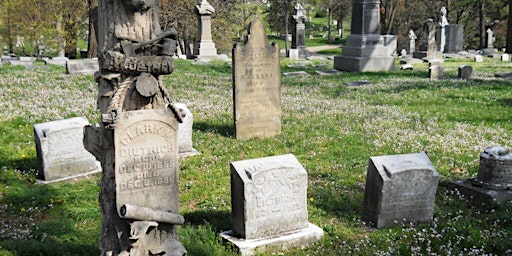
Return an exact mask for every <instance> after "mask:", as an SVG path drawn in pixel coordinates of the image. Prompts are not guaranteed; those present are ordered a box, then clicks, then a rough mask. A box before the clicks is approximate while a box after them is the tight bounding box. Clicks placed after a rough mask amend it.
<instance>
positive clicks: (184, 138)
mask: <svg viewBox="0 0 512 256" xmlns="http://www.w3.org/2000/svg"><path fill="white" fill-rule="evenodd" d="M174 107H175V108H176V109H178V111H179V112H180V114H182V115H185V116H184V117H182V122H181V123H180V125H179V127H178V152H179V154H178V155H179V156H180V157H182V156H191V155H197V154H200V153H199V151H197V150H196V149H194V148H193V147H192V126H193V125H194V116H193V115H192V112H191V111H190V110H189V109H188V107H187V105H185V104H184V103H175V104H174Z"/></svg>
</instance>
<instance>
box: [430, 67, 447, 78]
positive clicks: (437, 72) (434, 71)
mask: <svg viewBox="0 0 512 256" xmlns="http://www.w3.org/2000/svg"><path fill="white" fill-rule="evenodd" d="M428 76H429V79H430V80H431V81H433V80H439V79H443V76H444V69H443V67H442V66H441V65H433V66H430V67H429V68H428Z"/></svg>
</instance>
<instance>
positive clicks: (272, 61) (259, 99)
mask: <svg viewBox="0 0 512 256" xmlns="http://www.w3.org/2000/svg"><path fill="white" fill-rule="evenodd" d="M233 98H234V99H233V100H234V107H233V110H234V122H235V131H236V138H237V139H249V138H253V137H258V138H265V137H271V136H276V135H279V134H281V64H280V61H279V46H278V45H277V44H275V43H273V44H272V45H269V44H268V40H267V37H266V35H265V28H264V27H263V22H262V21H261V19H259V18H256V19H255V20H253V21H252V22H251V25H250V28H249V35H248V38H247V41H246V42H245V44H243V45H240V44H236V45H235V47H234V48H233Z"/></svg>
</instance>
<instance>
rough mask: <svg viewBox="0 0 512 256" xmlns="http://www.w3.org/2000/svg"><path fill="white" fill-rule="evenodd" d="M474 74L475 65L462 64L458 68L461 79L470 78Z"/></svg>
mask: <svg viewBox="0 0 512 256" xmlns="http://www.w3.org/2000/svg"><path fill="white" fill-rule="evenodd" d="M471 76H473V67H471V66H469V65H461V66H460V67H459V69H458V77H459V78H460V79H470V78H471Z"/></svg>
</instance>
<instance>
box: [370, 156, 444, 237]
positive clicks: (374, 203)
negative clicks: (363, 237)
mask: <svg viewBox="0 0 512 256" xmlns="http://www.w3.org/2000/svg"><path fill="white" fill-rule="evenodd" d="M438 182H439V174H438V173H437V171H436V169H435V168H434V166H433V165H432V163H431V162H430V160H429V159H428V157H427V155H426V154H425V153H417V154H404V155H389V156H376V157H370V161H369V163H368V169H367V174H366V186H365V191H364V203H363V219H364V220H365V221H369V222H370V223H372V224H373V225H374V226H375V227H377V228H384V227H393V226H396V225H398V224H400V223H409V222H412V223H418V222H431V221H432V217H433V215H434V201H435V195H436V189H437V184H438Z"/></svg>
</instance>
